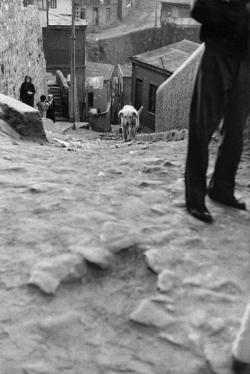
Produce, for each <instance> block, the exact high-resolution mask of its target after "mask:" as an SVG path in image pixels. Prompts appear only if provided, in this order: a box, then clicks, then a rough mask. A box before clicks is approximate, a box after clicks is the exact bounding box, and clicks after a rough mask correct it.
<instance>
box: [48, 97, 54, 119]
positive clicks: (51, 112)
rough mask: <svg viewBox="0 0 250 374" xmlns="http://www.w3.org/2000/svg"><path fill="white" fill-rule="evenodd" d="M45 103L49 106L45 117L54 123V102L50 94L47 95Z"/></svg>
mask: <svg viewBox="0 0 250 374" xmlns="http://www.w3.org/2000/svg"><path fill="white" fill-rule="evenodd" d="M47 103H48V104H49V108H48V110H47V118H49V119H51V120H52V121H53V123H55V122H56V120H55V102H54V99H53V95H52V94H49V95H48V100H47Z"/></svg>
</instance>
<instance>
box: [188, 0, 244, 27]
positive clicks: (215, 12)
mask: <svg viewBox="0 0 250 374" xmlns="http://www.w3.org/2000/svg"><path fill="white" fill-rule="evenodd" d="M242 4H243V2H241V1H237V0H195V1H194V4H193V7H192V9H191V16H192V18H194V19H195V20H196V21H198V22H200V23H202V24H207V25H221V26H222V27H223V26H224V27H233V26H235V25H237V24H238V23H239V22H240V16H241V14H242V13H241V11H242V10H243V6H242Z"/></svg>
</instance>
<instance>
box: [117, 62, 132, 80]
mask: <svg viewBox="0 0 250 374" xmlns="http://www.w3.org/2000/svg"><path fill="white" fill-rule="evenodd" d="M118 67H119V69H120V71H121V74H122V76H123V77H132V64H123V65H121V64H118Z"/></svg>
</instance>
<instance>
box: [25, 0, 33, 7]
mask: <svg viewBox="0 0 250 374" xmlns="http://www.w3.org/2000/svg"><path fill="white" fill-rule="evenodd" d="M28 5H34V0H23V6H25V7H26V6H28Z"/></svg>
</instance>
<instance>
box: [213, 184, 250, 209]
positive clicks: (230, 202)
mask: <svg viewBox="0 0 250 374" xmlns="http://www.w3.org/2000/svg"><path fill="white" fill-rule="evenodd" d="M208 196H209V197H210V199H212V200H214V201H216V202H217V203H220V204H223V205H227V206H231V207H232V208H236V209H240V210H246V209H247V207H246V204H245V203H244V202H242V201H239V200H237V199H236V197H235V196H231V197H228V196H227V195H226V194H225V195H222V194H221V193H217V192H215V191H213V190H212V189H209V190H208Z"/></svg>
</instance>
